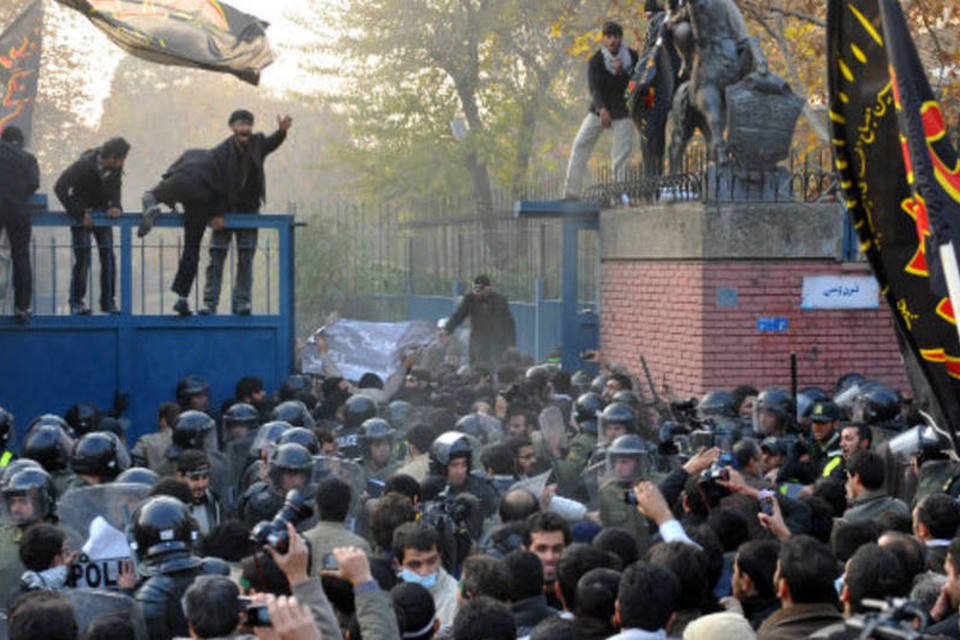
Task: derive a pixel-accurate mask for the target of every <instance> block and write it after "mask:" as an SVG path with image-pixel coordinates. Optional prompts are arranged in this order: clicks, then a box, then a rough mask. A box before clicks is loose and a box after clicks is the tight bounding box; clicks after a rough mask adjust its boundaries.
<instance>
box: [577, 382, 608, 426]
mask: <svg viewBox="0 0 960 640" xmlns="http://www.w3.org/2000/svg"><path fill="white" fill-rule="evenodd" d="M602 411H603V398H602V397H601V396H600V394H599V393H594V392H593V391H588V392H587V393H584V394H581V395H580V397H579V398H577V401H576V402H574V403H573V421H574V422H576V424H577V426H578V427H580V429H581V430H582V431H587V432H589V433H596V432H597V421H598V420H599V419H600V413H601V412H602Z"/></svg>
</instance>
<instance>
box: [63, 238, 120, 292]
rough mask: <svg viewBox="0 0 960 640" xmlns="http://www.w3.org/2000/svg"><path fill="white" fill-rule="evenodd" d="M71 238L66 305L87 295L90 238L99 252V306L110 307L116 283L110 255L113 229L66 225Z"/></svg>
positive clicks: (113, 262)
mask: <svg viewBox="0 0 960 640" xmlns="http://www.w3.org/2000/svg"><path fill="white" fill-rule="evenodd" d="M70 237H71V238H72V240H73V273H71V274H70V306H76V305H80V304H83V299H84V298H85V297H86V296H87V278H88V277H89V275H90V258H91V256H90V253H91V250H92V248H93V239H94V238H95V239H96V241H97V252H98V253H99V254H100V309H101V310H102V311H106V310H108V309H110V308H111V307H113V301H114V296H115V292H116V291H115V290H116V283H117V266H116V259H115V258H114V255H113V229H112V228H111V227H94V228H93V229H84V228H83V227H79V226H78V227H70Z"/></svg>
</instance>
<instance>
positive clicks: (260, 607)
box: [237, 596, 273, 627]
mask: <svg viewBox="0 0 960 640" xmlns="http://www.w3.org/2000/svg"><path fill="white" fill-rule="evenodd" d="M237 603H238V605H239V607H240V611H241V612H242V613H243V614H244V616H246V619H247V626H249V627H272V626H273V623H272V622H270V612H269V611H267V605H265V604H256V603H254V602H253V601H251V600H250V598H248V597H246V596H240V597H239V598H237Z"/></svg>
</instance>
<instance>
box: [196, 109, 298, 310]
mask: <svg viewBox="0 0 960 640" xmlns="http://www.w3.org/2000/svg"><path fill="white" fill-rule="evenodd" d="M292 124H293V118H291V117H290V116H283V117H282V118H281V117H280V116H277V130H276V131H275V132H274V133H273V134H271V135H269V136H266V135H264V134H262V133H253V114H252V113H250V112H249V111H247V110H245V109H238V110H237V111H234V112H233V113H232V114H230V120H229V125H230V129H231V130H232V131H233V135H232V136H230V137H229V138H227V139H226V140H224V141H223V142H221V143H220V144H219V145H217V146H216V147H214V149H213V154H214V157H216V159H217V163H218V164H219V165H220V170H221V172H222V173H223V181H224V185H225V192H226V199H227V209H228V210H229V211H233V212H235V213H259V211H260V205H262V204H263V200H264V196H265V195H266V179H265V176H264V173H263V161H264V160H265V159H266V157H267V156H268V155H270V154H271V153H273V152H274V151H275V150H276V149H277V147H279V146H280V145H281V144H283V141H284V140H286V138H287V131H288V130H289V129H290V125H292ZM234 233H235V234H236V236H237V279H236V282H235V284H234V287H233V305H232V306H233V313H235V314H237V315H242V316H245V315H250V289H251V288H252V286H253V254H254V252H255V251H256V249H257V230H256V229H233V230H231V229H222V230H220V231H214V232H213V237H212V239H211V241H210V264H209V265H207V282H206V285H205V286H204V289H203V305H204V306H203V308H202V309H201V310H200V313H201V314H203V315H208V314H213V313H216V311H217V303H218V302H219V301H220V285H221V283H222V282H223V263H224V261H225V260H226V257H227V251H228V250H229V249H230V241H231V237H232V235H233V234H234Z"/></svg>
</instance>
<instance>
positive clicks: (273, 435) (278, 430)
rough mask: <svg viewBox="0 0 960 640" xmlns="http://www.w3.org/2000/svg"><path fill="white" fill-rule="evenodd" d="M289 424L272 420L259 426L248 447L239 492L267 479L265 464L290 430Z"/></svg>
mask: <svg viewBox="0 0 960 640" xmlns="http://www.w3.org/2000/svg"><path fill="white" fill-rule="evenodd" d="M292 428H293V427H291V426H290V425H289V424H287V423H286V422H282V421H280V420H273V421H271V422H267V423H266V424H262V425H260V428H259V429H257V435H256V437H255V438H254V439H253V444H252V445H250V451H249V454H248V456H247V465H246V468H245V469H244V470H243V473H242V474H241V476H240V487H239V488H240V492H241V493H243V492H244V491H246V490H247V489H248V488H250V487H251V486H252V485H253V483H255V482H257V481H261V480H264V479H265V478H266V477H267V463H268V462H269V460H270V456H272V455H273V452H274V451H275V450H276V448H277V446H278V443H279V442H280V438H281V437H283V434H284V433H286V432H287V431H289V430H290V429H292Z"/></svg>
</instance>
